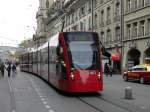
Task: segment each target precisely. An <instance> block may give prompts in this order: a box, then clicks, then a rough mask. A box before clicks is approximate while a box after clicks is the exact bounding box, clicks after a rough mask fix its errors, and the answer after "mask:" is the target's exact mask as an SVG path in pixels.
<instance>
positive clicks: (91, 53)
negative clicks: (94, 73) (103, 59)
mask: <svg viewBox="0 0 150 112" xmlns="http://www.w3.org/2000/svg"><path fill="white" fill-rule="evenodd" d="M65 42H66V45H67V46H68V54H69V60H70V65H71V68H75V69H84V70H95V69H98V67H99V62H100V61H99V50H98V49H99V48H98V36H97V34H96V33H90V32H71V33H66V34H65Z"/></svg>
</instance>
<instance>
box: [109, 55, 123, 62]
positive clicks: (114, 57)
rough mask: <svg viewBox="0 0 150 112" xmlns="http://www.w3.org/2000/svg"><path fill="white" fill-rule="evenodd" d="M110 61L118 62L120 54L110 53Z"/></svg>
mask: <svg viewBox="0 0 150 112" xmlns="http://www.w3.org/2000/svg"><path fill="white" fill-rule="evenodd" d="M110 59H111V60H113V61H120V60H121V54H120V53H111V58H110Z"/></svg>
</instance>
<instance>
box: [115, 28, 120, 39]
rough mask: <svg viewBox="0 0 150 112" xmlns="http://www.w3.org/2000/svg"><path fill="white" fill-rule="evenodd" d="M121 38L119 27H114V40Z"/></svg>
mask: <svg viewBox="0 0 150 112" xmlns="http://www.w3.org/2000/svg"><path fill="white" fill-rule="evenodd" d="M119 40H121V38H120V27H116V41H119Z"/></svg>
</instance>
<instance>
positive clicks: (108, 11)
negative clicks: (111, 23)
mask: <svg viewBox="0 0 150 112" xmlns="http://www.w3.org/2000/svg"><path fill="white" fill-rule="evenodd" d="M110 11H111V10H110V7H108V8H107V20H110V17H111V12H110Z"/></svg>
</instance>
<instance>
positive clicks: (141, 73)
mask: <svg viewBox="0 0 150 112" xmlns="http://www.w3.org/2000/svg"><path fill="white" fill-rule="evenodd" d="M123 79H124V81H128V80H130V79H132V80H138V81H139V83H141V84H143V83H144V82H147V81H150V71H149V70H148V67H147V66H145V65H144V66H143V65H136V66H133V67H131V68H129V69H128V70H127V71H125V72H124V73H123Z"/></svg>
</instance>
